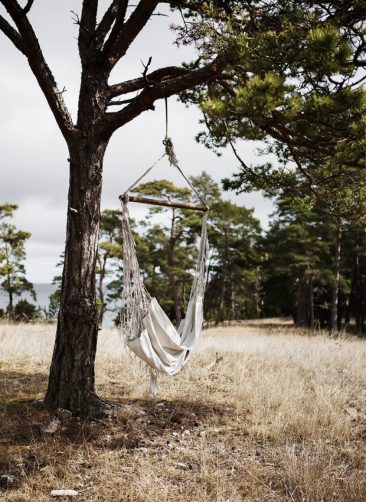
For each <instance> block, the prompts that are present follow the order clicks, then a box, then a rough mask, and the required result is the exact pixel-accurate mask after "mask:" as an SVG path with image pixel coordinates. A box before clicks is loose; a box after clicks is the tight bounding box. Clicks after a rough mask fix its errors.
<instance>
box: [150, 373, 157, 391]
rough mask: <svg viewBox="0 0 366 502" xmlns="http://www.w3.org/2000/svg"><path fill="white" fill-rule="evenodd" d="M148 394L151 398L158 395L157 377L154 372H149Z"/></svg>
mask: <svg viewBox="0 0 366 502" xmlns="http://www.w3.org/2000/svg"><path fill="white" fill-rule="evenodd" d="M150 392H151V394H152V395H153V396H157V395H158V394H159V385H158V375H157V374H156V372H155V371H152V370H151V371H150Z"/></svg>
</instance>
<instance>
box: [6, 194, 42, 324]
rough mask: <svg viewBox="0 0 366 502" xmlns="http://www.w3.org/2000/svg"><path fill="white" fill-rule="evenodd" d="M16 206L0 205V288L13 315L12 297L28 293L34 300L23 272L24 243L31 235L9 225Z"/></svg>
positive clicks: (33, 294) (11, 315) (31, 289)
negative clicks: (6, 296) (5, 295)
mask: <svg viewBox="0 0 366 502" xmlns="http://www.w3.org/2000/svg"><path fill="white" fill-rule="evenodd" d="M17 209H18V206H17V205H16V204H2V205H0V278H1V283H0V287H1V288H2V289H3V290H4V291H5V292H6V293H7V295H8V306H7V313H8V315H9V316H10V317H13V314H14V297H15V296H21V294H22V293H24V292H28V293H29V294H30V295H31V297H32V298H33V299H34V300H35V299H36V293H35V291H34V288H33V285H32V283H30V282H29V281H28V280H27V278H26V271H25V265H24V262H25V258H26V251H25V242H26V241H27V240H28V239H29V238H30V236H31V234H30V233H29V232H25V231H24V230H17V228H16V227H15V225H13V224H12V223H11V220H12V218H13V216H14V211H16V210H17Z"/></svg>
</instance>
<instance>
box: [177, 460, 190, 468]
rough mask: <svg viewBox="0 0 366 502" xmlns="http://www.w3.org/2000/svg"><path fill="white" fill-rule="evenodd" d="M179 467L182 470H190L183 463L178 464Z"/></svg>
mask: <svg viewBox="0 0 366 502" xmlns="http://www.w3.org/2000/svg"><path fill="white" fill-rule="evenodd" d="M177 467H180V468H181V469H188V465H187V464H183V463H182V462H177Z"/></svg>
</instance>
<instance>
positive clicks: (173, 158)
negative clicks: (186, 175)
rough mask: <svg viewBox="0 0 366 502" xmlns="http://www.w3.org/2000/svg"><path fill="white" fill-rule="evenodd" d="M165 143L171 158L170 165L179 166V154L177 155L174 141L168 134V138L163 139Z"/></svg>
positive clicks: (166, 151)
mask: <svg viewBox="0 0 366 502" xmlns="http://www.w3.org/2000/svg"><path fill="white" fill-rule="evenodd" d="M163 145H164V146H165V153H166V155H167V157H168V159H169V163H170V165H171V166H176V167H178V159H177V156H176V155H175V151H174V146H173V141H172V140H171V138H169V137H168V136H166V138H165V139H164V141H163Z"/></svg>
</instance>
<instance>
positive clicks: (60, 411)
mask: <svg viewBox="0 0 366 502" xmlns="http://www.w3.org/2000/svg"><path fill="white" fill-rule="evenodd" d="M56 416H57V417H58V418H59V419H60V420H61V422H62V423H64V424H67V423H68V422H70V420H71V419H72V412H71V411H70V410H65V409H64V408H57V410H56Z"/></svg>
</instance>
